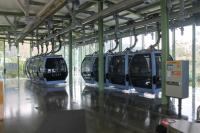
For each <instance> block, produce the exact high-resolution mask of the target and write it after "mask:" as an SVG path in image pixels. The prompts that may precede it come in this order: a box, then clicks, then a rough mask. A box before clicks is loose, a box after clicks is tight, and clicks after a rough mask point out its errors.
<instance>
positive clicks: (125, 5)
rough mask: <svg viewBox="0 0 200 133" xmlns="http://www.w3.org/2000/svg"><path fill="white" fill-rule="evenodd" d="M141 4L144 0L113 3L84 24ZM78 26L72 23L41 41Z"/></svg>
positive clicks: (88, 18) (84, 21)
mask: <svg viewBox="0 0 200 133" xmlns="http://www.w3.org/2000/svg"><path fill="white" fill-rule="evenodd" d="M141 4H143V1H141V0H126V1H122V2H119V3H118V4H115V5H113V6H112V8H106V9H105V10H103V11H101V12H100V13H96V14H94V15H92V16H91V17H87V18H86V19H84V20H83V21H82V25H87V24H89V23H91V22H94V21H96V20H97V19H98V18H105V17H108V16H111V15H113V14H114V13H118V12H121V11H123V10H126V9H128V8H131V7H135V6H138V5H141ZM76 28H79V27H76V26H74V25H71V26H69V27H68V28H66V29H63V30H61V31H59V32H58V33H56V34H52V35H50V36H48V37H47V38H46V39H44V40H42V41H41V42H40V43H44V42H46V41H48V40H50V39H51V38H54V37H56V36H58V35H61V34H65V33H68V32H69V31H71V30H72V29H76Z"/></svg>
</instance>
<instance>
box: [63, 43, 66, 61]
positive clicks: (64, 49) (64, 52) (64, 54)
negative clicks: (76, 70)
mask: <svg viewBox="0 0 200 133" xmlns="http://www.w3.org/2000/svg"><path fill="white" fill-rule="evenodd" d="M65 47H66V45H65V44H64V47H63V56H64V59H65V56H66V48H65Z"/></svg>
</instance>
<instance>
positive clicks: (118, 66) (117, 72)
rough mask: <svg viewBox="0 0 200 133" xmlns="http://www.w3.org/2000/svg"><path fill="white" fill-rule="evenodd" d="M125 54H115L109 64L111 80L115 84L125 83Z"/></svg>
mask: <svg viewBox="0 0 200 133" xmlns="http://www.w3.org/2000/svg"><path fill="white" fill-rule="evenodd" d="M125 79H126V77H125V56H124V55H120V56H114V57H112V59H111V62H110V64H109V80H110V81H111V83H113V84H119V85H125Z"/></svg>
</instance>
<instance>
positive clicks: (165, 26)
mask: <svg viewBox="0 0 200 133" xmlns="http://www.w3.org/2000/svg"><path fill="white" fill-rule="evenodd" d="M168 17H169V16H168V9H167V0H161V31H162V77H161V79H162V104H163V105H167V104H168V100H167V97H166V95H165V93H166V62H167V59H168V54H169V19H168Z"/></svg>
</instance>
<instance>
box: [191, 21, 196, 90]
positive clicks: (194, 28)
mask: <svg viewBox="0 0 200 133" xmlns="http://www.w3.org/2000/svg"><path fill="white" fill-rule="evenodd" d="M195 66H196V27H195V24H193V25H192V88H195V87H196V67H195Z"/></svg>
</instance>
